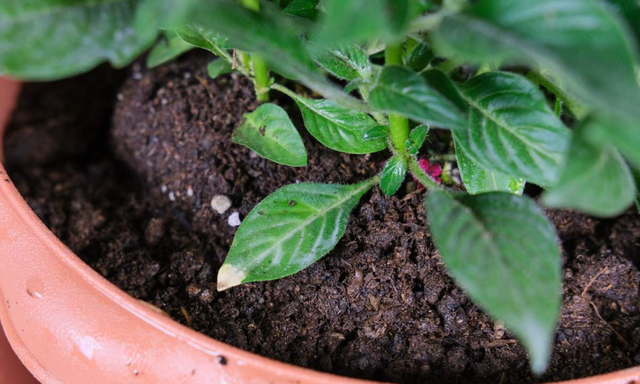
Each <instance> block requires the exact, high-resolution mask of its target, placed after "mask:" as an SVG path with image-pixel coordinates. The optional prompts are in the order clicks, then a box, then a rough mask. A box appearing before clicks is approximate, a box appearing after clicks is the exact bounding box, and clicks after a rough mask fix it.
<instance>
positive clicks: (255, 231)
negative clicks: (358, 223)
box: [218, 179, 377, 291]
mask: <svg viewBox="0 0 640 384" xmlns="http://www.w3.org/2000/svg"><path fill="white" fill-rule="evenodd" d="M376 181H377V180H376V179H371V180H367V181H365V182H362V183H359V184H355V185H335V184H316V183H299V184H291V185H287V186H286V187H283V188H280V189H279V190H277V191H275V192H274V193H273V194H271V195H269V196H268V197H267V198H265V199H264V200H262V201H261V202H260V204H258V205H257V206H256V207H255V208H253V210H252V211H251V212H250V213H249V215H248V216H247V217H246V218H245V219H244V221H243V222H242V225H240V228H239V229H238V232H236V235H235V238H234V239H233V244H231V249H230V250H229V254H228V255H227V258H226V260H225V262H224V264H223V265H222V267H221V268H220V271H219V272H218V290H219V291H222V290H225V289H228V288H231V287H233V286H236V285H239V284H242V283H248V282H252V281H265V280H274V279H278V278H281V277H285V276H288V275H291V274H294V273H296V272H298V271H301V270H302V269H304V268H306V267H308V266H309V265H311V264H312V263H314V262H315V261H316V260H318V259H320V258H321V257H322V256H324V255H326V254H327V253H328V252H329V251H331V250H332V249H333V247H335V245H336V244H337V243H338V240H340V238H341V237H342V235H343V234H344V231H345V229H346V227H347V222H348V221H349V215H350V213H351V211H352V210H353V207H355V205H356V204H357V203H358V201H359V200H360V197H362V195H363V194H364V193H365V192H366V191H368V190H369V188H371V186H372V185H373V184H374V183H375V182H376Z"/></svg>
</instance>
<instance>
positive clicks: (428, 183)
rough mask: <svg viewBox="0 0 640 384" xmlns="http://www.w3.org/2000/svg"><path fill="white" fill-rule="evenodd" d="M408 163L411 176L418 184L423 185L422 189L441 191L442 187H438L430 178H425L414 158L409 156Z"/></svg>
mask: <svg viewBox="0 0 640 384" xmlns="http://www.w3.org/2000/svg"><path fill="white" fill-rule="evenodd" d="M408 161H409V170H410V171H411V174H412V175H413V176H414V177H415V178H416V179H417V180H418V181H419V182H420V184H422V185H424V187H425V188H427V189H442V187H441V186H440V185H438V183H436V182H435V181H433V180H431V178H430V177H429V176H427V174H426V173H424V171H423V170H422V168H420V164H418V161H417V160H416V159H415V157H413V156H409V157H408Z"/></svg>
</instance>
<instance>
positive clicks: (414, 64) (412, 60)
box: [404, 42, 434, 72]
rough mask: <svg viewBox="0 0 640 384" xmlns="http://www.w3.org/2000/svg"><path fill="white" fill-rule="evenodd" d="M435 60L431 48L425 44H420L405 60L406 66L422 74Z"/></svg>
mask: <svg viewBox="0 0 640 384" xmlns="http://www.w3.org/2000/svg"><path fill="white" fill-rule="evenodd" d="M433 58H434V54H433V51H432V50H431V48H430V47H429V46H428V45H427V44H425V43H422V42H418V43H417V44H416V46H415V47H414V48H413V49H412V50H411V52H409V54H408V55H407V57H406V58H405V59H404V65H405V66H407V67H409V68H411V69H413V70H414V71H416V72H421V71H423V70H424V69H425V68H427V65H429V63H430V62H431V60H432V59H433Z"/></svg>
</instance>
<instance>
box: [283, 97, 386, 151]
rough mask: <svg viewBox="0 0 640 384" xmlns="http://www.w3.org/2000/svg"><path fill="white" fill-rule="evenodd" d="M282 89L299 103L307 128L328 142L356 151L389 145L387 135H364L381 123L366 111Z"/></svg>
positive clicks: (340, 147)
mask: <svg viewBox="0 0 640 384" xmlns="http://www.w3.org/2000/svg"><path fill="white" fill-rule="evenodd" d="M278 89H281V88H278ZM282 91H283V92H284V93H286V94H287V95H288V96H290V97H291V98H292V99H293V100H294V101H295V102H296V104H298V107H299V108H300V111H301V112H302V118H303V119H304V126H305V127H306V128H307V131H309V133H311V135H312V136H313V137H315V138H316V140H318V141H319V142H321V143H322V144H324V145H325V146H327V147H329V148H331V149H333V150H335V151H339V152H346V153H353V154H365V153H372V152H378V151H381V150H383V149H385V148H386V147H387V141H386V137H378V138H371V137H369V138H365V134H366V132H368V131H369V130H370V129H372V128H375V127H378V126H379V124H378V123H376V121H375V120H373V118H372V117H371V116H369V115H367V114H366V113H363V112H358V111H354V110H352V109H349V108H345V107H343V106H341V105H340V104H338V103H336V102H334V101H331V100H324V99H323V100H312V99H307V98H304V97H302V96H300V95H298V94H296V93H294V92H291V91H288V90H286V89H282Z"/></svg>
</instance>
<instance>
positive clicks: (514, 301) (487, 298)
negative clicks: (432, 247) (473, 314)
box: [425, 190, 562, 374]
mask: <svg viewBox="0 0 640 384" xmlns="http://www.w3.org/2000/svg"><path fill="white" fill-rule="evenodd" d="M425 206H426V210H427V218H428V221H429V227H430V230H431V234H432V236H433V239H434V241H435V244H436V246H437V247H438V250H439V251H440V254H441V255H442V258H443V260H444V262H445V264H446V266H447V268H448V270H449V273H450V274H451V275H452V276H453V278H454V280H456V282H457V283H458V284H459V285H460V286H461V287H462V288H463V289H464V290H465V291H466V292H467V293H468V294H469V296H470V297H471V298H472V299H473V300H474V301H475V302H476V303H477V304H478V305H480V307H482V308H483V309H484V310H485V311H487V312H488V313H489V314H490V315H491V316H493V317H494V318H497V319H499V320H502V321H503V322H504V324H505V325H506V326H507V328H508V329H509V330H510V331H511V332H513V333H514V334H515V335H516V336H517V337H518V338H519V339H520V340H521V341H522V342H523V344H524V345H525V346H526V347H527V349H528V350H529V355H530V357H529V358H530V362H531V367H532V370H533V371H534V373H537V374H541V373H542V372H544V370H545V367H546V366H547V362H548V360H549V355H550V354H551V346H552V340H553V335H554V333H555V326H556V320H557V318H558V315H559V312H560V303H561V297H560V293H561V289H562V288H561V277H560V264H561V257H560V252H559V249H558V238H557V236H556V234H555V231H554V228H553V225H552V224H551V223H550V222H549V220H548V219H547V218H546V217H545V216H544V214H543V213H542V211H541V210H540V208H538V207H537V206H536V205H535V204H534V203H533V202H532V201H531V200H530V199H528V198H525V197H522V196H516V195H512V194H509V193H504V192H491V193H485V194H481V195H466V194H449V193H448V192H444V191H438V190H434V191H431V192H430V193H429V195H428V196H427V198H426V203H425Z"/></svg>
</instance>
